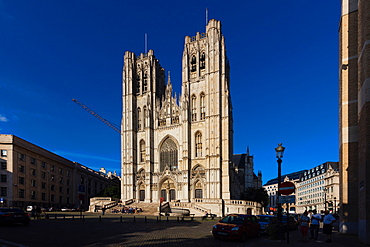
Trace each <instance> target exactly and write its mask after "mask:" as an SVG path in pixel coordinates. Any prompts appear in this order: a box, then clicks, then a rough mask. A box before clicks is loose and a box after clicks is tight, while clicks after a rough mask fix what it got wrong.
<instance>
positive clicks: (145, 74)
mask: <svg viewBox="0 0 370 247" xmlns="http://www.w3.org/2000/svg"><path fill="white" fill-rule="evenodd" d="M146 91H148V74H147V73H146V72H145V73H144V77H143V93H146Z"/></svg>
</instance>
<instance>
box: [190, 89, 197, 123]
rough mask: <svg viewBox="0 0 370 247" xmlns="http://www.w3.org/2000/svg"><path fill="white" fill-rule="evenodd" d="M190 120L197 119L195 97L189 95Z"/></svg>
mask: <svg viewBox="0 0 370 247" xmlns="http://www.w3.org/2000/svg"><path fill="white" fill-rule="evenodd" d="M191 121H197V97H196V96H195V95H193V96H191Z"/></svg>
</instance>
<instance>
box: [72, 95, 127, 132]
mask: <svg viewBox="0 0 370 247" xmlns="http://www.w3.org/2000/svg"><path fill="white" fill-rule="evenodd" d="M72 101H73V102H75V103H76V104H77V105H79V106H80V107H82V108H83V109H84V110H85V111H87V112H88V113H90V114H91V115H93V116H94V117H96V118H97V119H99V120H100V121H102V122H103V123H105V124H106V125H108V126H109V127H111V128H112V129H114V130H115V131H116V132H118V133H120V134H121V130H120V129H119V128H118V127H117V126H116V125H115V124H113V123H111V122H109V121H108V120H107V119H105V118H103V117H101V116H100V115H99V114H98V113H96V112H94V111H93V110H91V109H90V108H89V107H87V106H86V105H84V104H83V103H82V102H80V101H78V100H76V99H72Z"/></svg>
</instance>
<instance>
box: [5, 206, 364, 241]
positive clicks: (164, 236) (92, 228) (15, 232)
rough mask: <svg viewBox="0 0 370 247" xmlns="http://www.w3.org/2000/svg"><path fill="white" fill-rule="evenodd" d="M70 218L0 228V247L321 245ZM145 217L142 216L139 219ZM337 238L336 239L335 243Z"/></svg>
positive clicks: (198, 224) (205, 224) (203, 225)
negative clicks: (226, 238) (232, 238)
mask: <svg viewBox="0 0 370 247" xmlns="http://www.w3.org/2000/svg"><path fill="white" fill-rule="evenodd" d="M65 215H66V216H71V215H76V217H75V218H74V219H72V218H66V219H63V218H59V219H57V220H55V219H54V218H53V217H50V219H40V220H32V221H31V224H30V225H29V226H21V225H15V226H0V246H1V247H5V246H7V247H15V246H17V247H25V246H27V247H44V246H45V247H46V246H47V247H51V246H53V247H58V246H63V247H65V246H68V247H74V246H76V247H77V246H79V247H80V246H84V247H98V246H107V247H118V246H154V247H155V246H158V247H164V246H171V247H172V246H179V247H180V246H184V247H190V246H191V247H193V246H194V247H195V246H215V247H216V246H223V247H224V246H248V247H253V246H307V247H310V246H313V245H314V246H315V247H316V246H327V245H328V244H326V243H325V242H324V240H325V236H324V235H322V234H321V235H320V237H319V241H316V242H313V241H312V240H302V239H300V233H299V231H292V232H290V243H289V244H288V243H286V240H285V241H282V240H280V241H278V240H272V239H269V238H268V236H262V237H260V238H253V239H248V240H247V241H246V242H245V243H240V242H237V241H222V240H216V239H214V238H213V236H212V233H211V230H212V226H213V225H214V224H215V222H217V220H205V221H202V220H200V219H195V220H194V221H181V220H178V219H177V218H176V217H173V218H169V219H168V221H167V217H162V218H161V221H159V220H157V217H154V216H152V217H150V216H141V215H136V216H135V220H134V218H133V216H132V215H130V216H126V215H124V216H123V217H122V219H121V215H116V214H106V215H104V216H101V218H99V216H100V215H99V214H92V213H84V215H85V217H84V220H81V219H79V218H77V217H78V214H76V213H65ZM145 217H146V218H145ZM338 238H340V239H338ZM356 241H357V238H356V237H355V236H343V235H339V234H334V236H333V243H332V244H330V245H331V246H348V245H346V243H347V244H350V246H351V247H355V246H363V245H360V244H359V245H356Z"/></svg>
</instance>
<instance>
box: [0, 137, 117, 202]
mask: <svg viewBox="0 0 370 247" xmlns="http://www.w3.org/2000/svg"><path fill="white" fill-rule="evenodd" d="M0 163H1V167H0V198H1V199H0V203H1V205H0V206H6V207H8V206H9V207H23V208H25V207H27V206H33V205H38V206H42V207H45V208H49V207H54V208H61V207H72V206H75V205H83V206H84V207H85V208H88V206H89V199H90V198H91V197H94V196H95V195H96V194H97V193H98V192H100V191H102V190H103V189H105V188H106V187H109V186H120V180H119V177H118V176H116V175H115V174H112V173H106V172H105V170H104V169H103V170H102V172H97V171H94V170H92V169H90V168H88V167H86V166H83V165H81V164H78V163H76V162H73V161H70V160H67V159H65V158H63V157H61V156H59V155H57V154H54V153H52V152H50V151H48V150H45V149H43V148H41V147H39V146H37V145H34V144H32V143H30V142H27V141H25V140H23V139H21V138H19V137H17V136H14V135H4V134H0Z"/></svg>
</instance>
